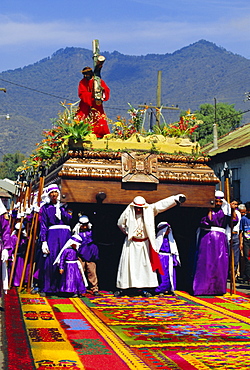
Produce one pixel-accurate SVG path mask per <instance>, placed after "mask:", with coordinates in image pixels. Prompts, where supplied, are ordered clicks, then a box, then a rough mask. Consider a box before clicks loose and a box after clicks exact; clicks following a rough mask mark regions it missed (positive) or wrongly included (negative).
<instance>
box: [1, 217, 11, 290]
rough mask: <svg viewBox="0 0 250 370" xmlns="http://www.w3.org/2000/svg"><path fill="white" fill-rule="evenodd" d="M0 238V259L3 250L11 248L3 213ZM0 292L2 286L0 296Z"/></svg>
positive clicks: (7, 223)
mask: <svg viewBox="0 0 250 370" xmlns="http://www.w3.org/2000/svg"><path fill="white" fill-rule="evenodd" d="M0 238H1V242H0V257H1V255H2V250H3V249H8V250H9V249H10V248H11V240H10V224H9V220H6V216H5V214H4V213H3V214H2V215H0ZM0 281H2V263H0ZM1 285H2V284H1ZM1 291H2V286H1V287H0V296H1Z"/></svg>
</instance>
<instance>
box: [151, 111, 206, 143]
mask: <svg viewBox="0 0 250 370" xmlns="http://www.w3.org/2000/svg"><path fill="white" fill-rule="evenodd" d="M201 123H202V121H198V120H197V119H196V117H195V115H194V114H191V112H190V110H188V111H187V112H186V115H183V116H181V117H180V120H179V122H176V123H172V124H171V123H170V124H169V125H166V123H164V124H163V125H162V126H160V127H156V126H154V132H155V133H156V134H157V133H158V134H161V135H163V136H169V137H189V138H191V137H192V135H193V133H194V131H195V130H196V129H197V128H198V126H199V125H200V124H201Z"/></svg>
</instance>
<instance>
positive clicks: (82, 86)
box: [77, 78, 110, 138]
mask: <svg viewBox="0 0 250 370" xmlns="http://www.w3.org/2000/svg"><path fill="white" fill-rule="evenodd" d="M93 85H94V79H93V78H92V79H91V80H88V79H86V78H83V79H82V80H81V81H80V82H79V86H78V96H79V98H80V99H81V101H80V104H79V109H78V111H77V116H78V117H80V118H86V117H88V116H89V114H90V112H91V114H92V115H93V133H94V134H95V135H96V136H97V137H98V138H102V137H103V136H104V135H106V134H109V128H108V124H107V120H106V115H105V113H104V109H103V106H102V104H100V105H97V104H96V101H95V99H94V93H93ZM101 86H102V88H103V100H104V101H107V100H109V95H110V89H109V87H108V86H107V85H106V84H105V82H104V81H103V80H101Z"/></svg>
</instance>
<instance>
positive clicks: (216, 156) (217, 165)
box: [202, 123, 250, 203]
mask: <svg viewBox="0 0 250 370" xmlns="http://www.w3.org/2000/svg"><path fill="white" fill-rule="evenodd" d="M202 150H203V151H204V152H205V153H207V154H208V155H209V156H210V157H211V161H210V162H209V163H208V164H209V166H210V167H211V168H212V169H213V170H214V172H215V174H216V176H217V177H218V178H219V179H220V180H221V190H224V183H225V177H226V176H227V174H229V179H230V185H231V194H230V195H231V199H232V198H237V199H240V200H241V201H242V202H243V203H245V202H247V201H250V123H248V124H246V125H244V126H241V127H239V128H237V129H236V130H234V131H232V132H229V133H228V134H226V135H224V136H222V137H221V138H219V139H218V148H217V149H216V148H214V144H213V143H211V144H208V145H206V146H205V147H204V148H203V149H202Z"/></svg>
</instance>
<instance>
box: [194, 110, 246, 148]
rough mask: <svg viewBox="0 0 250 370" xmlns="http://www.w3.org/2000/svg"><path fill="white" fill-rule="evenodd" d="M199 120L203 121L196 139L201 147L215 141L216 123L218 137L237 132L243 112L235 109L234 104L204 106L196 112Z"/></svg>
mask: <svg viewBox="0 0 250 370" xmlns="http://www.w3.org/2000/svg"><path fill="white" fill-rule="evenodd" d="M194 114H195V116H196V118H197V119H198V120H201V121H203V123H202V124H201V125H199V127H198V128H197V130H196V131H195V133H196V139H197V141H198V142H199V144H200V145H201V146H203V145H205V144H207V143H209V142H212V141H213V125H214V123H215V121H216V124H217V130H218V137H220V136H222V135H225V134H227V133H228V132H230V131H232V130H235V129H236V128H237V127H239V126H240V123H241V120H242V113H241V111H236V110H235V109H234V104H227V103H218V104H216V111H215V106H213V105H212V104H202V105H200V108H199V110H197V111H195V112H194Z"/></svg>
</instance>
